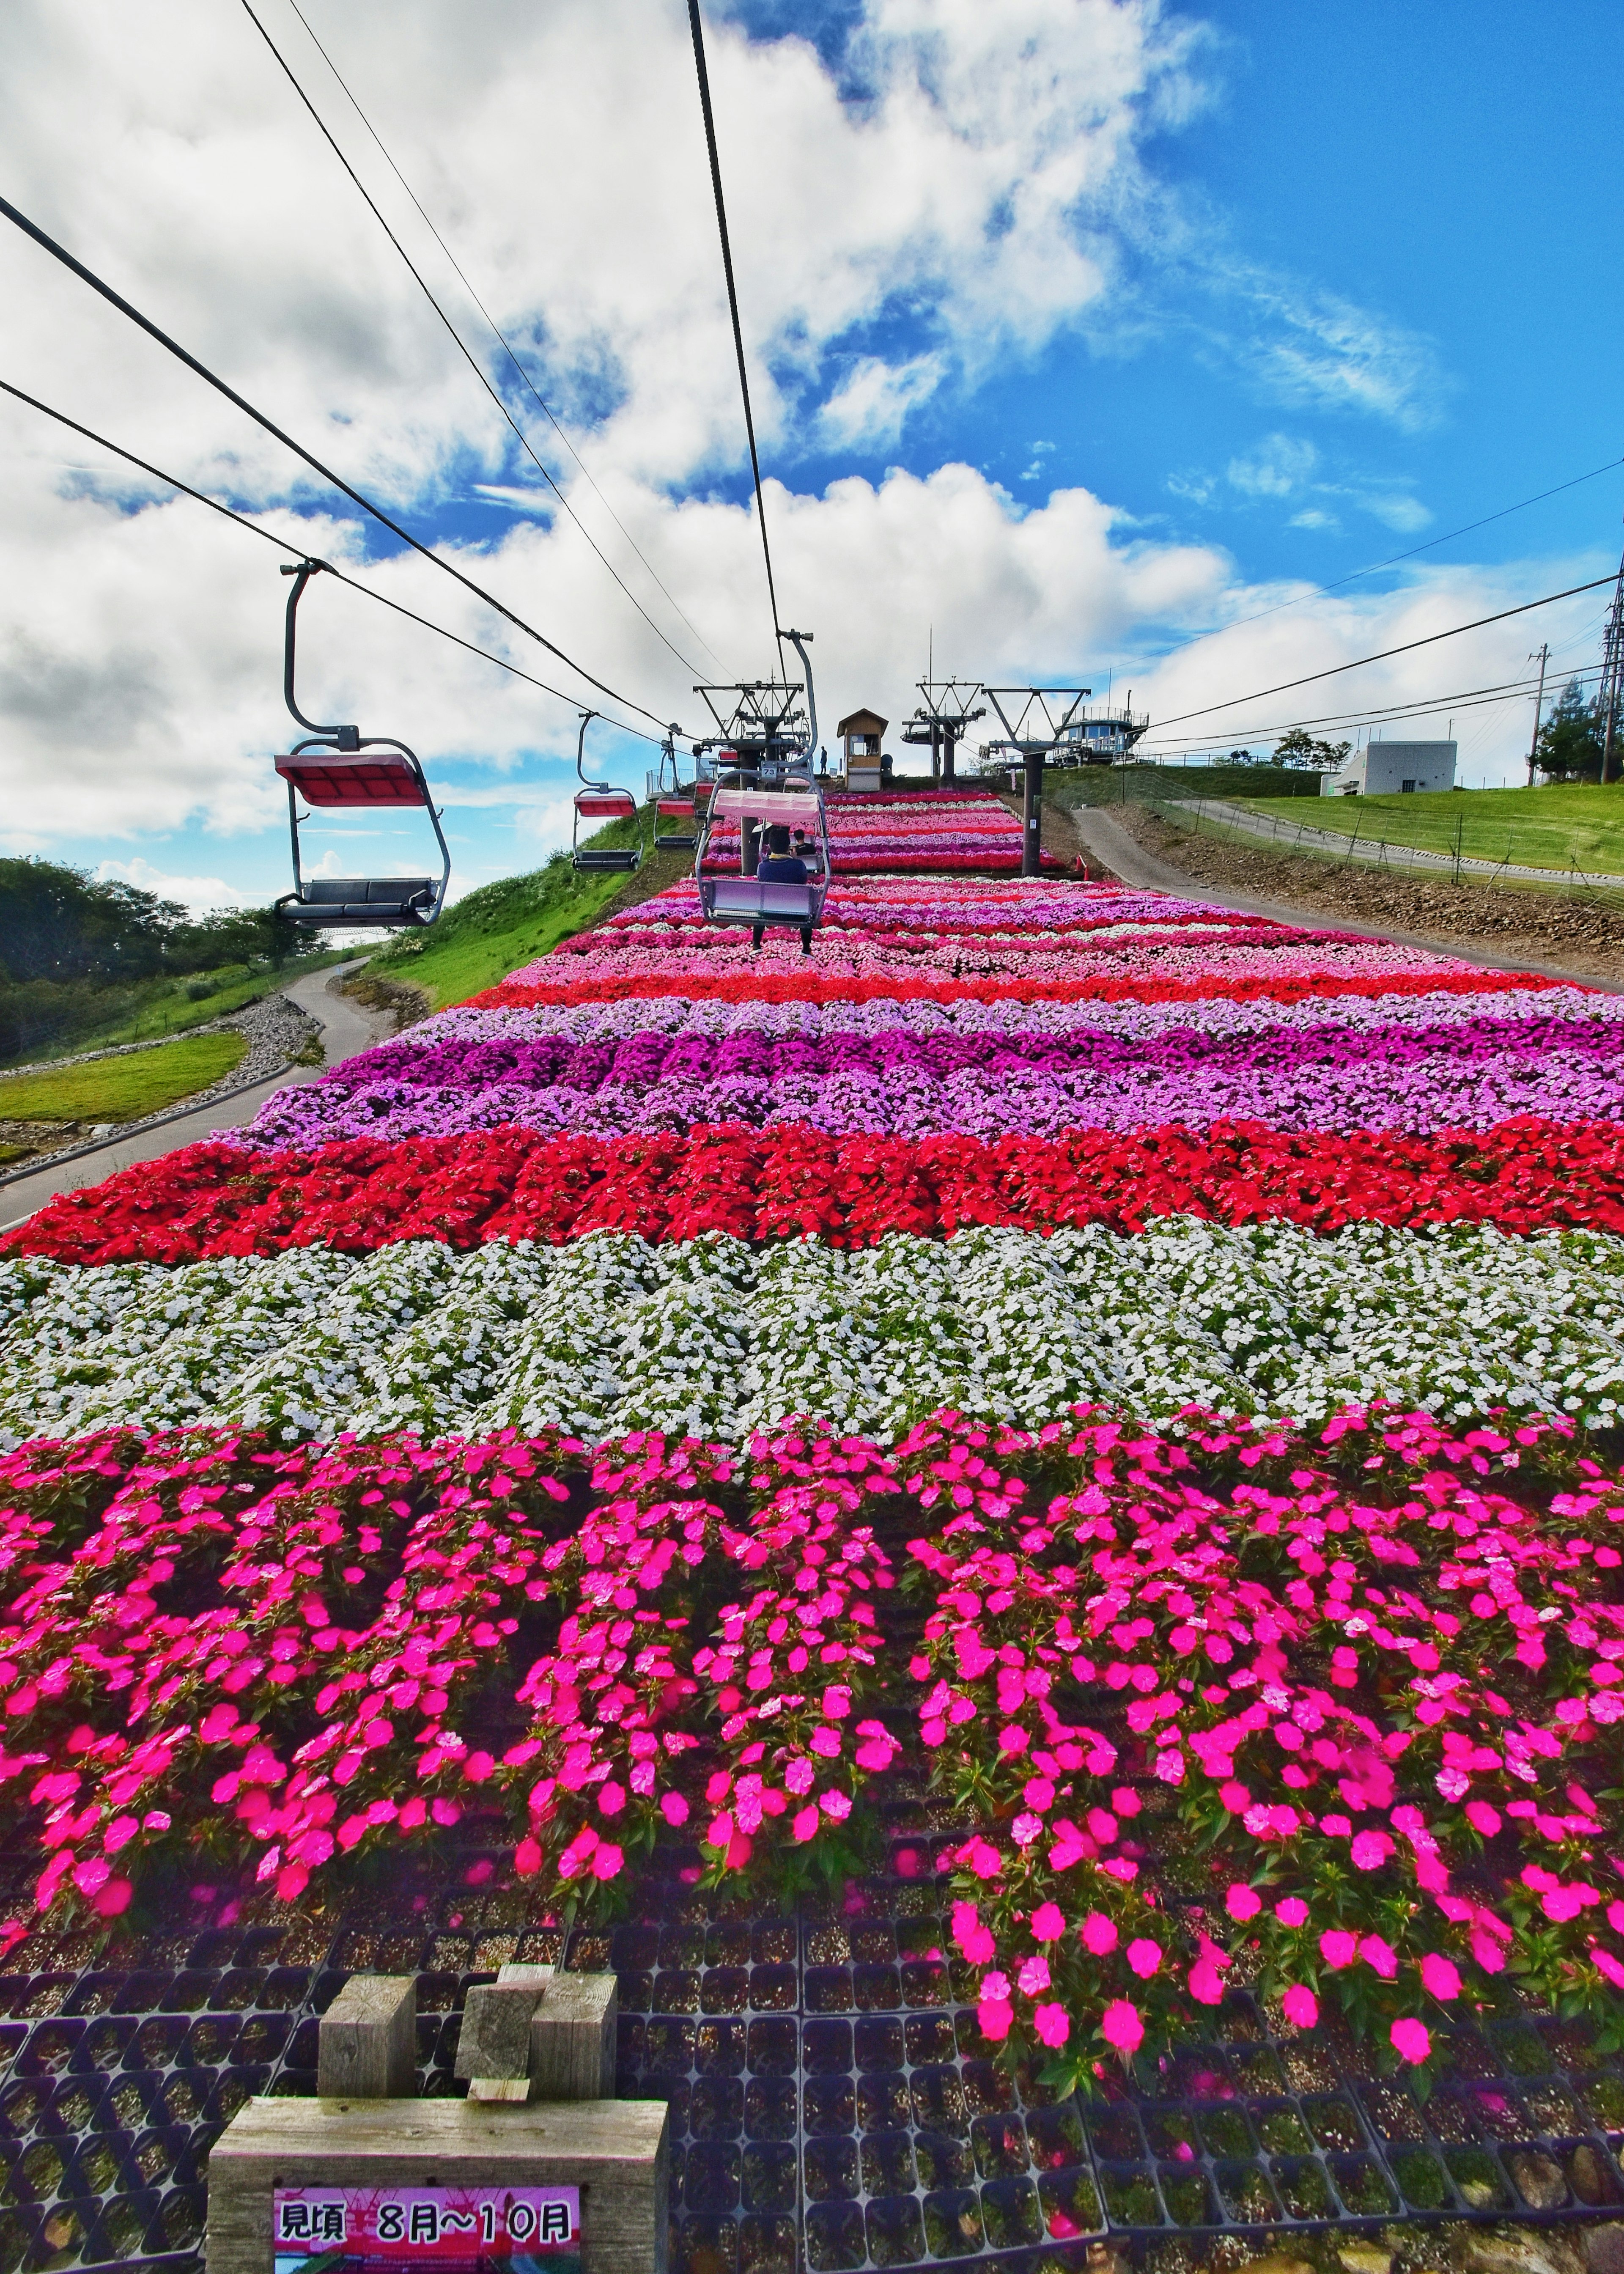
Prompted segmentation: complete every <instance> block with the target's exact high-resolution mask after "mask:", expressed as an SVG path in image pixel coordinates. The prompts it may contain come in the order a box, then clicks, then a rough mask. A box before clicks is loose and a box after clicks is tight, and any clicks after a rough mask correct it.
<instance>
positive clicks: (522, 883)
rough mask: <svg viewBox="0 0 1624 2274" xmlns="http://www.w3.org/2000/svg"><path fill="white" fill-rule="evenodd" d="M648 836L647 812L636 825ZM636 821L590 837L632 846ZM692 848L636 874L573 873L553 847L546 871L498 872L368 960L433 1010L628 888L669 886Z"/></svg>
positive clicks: (492, 978)
mask: <svg viewBox="0 0 1624 2274" xmlns="http://www.w3.org/2000/svg"><path fill="white" fill-rule="evenodd" d="M641 825H642V828H643V840H644V842H645V844H646V842H647V841H648V821H647V816H646V814H645V815H644V816H643V818H642V823H641ZM636 834H637V825H635V824H633V823H631V822H627V821H618V822H613V823H611V824H610V825H609V826H608V827H606V828H605V829H601V830H599V831H598V833H597V835H596V836H594V837H592V838H591V839H590V840H587V841H588V842H590V843H591V844H593V845H629V844H631V843H633V842H635V838H636ZM692 860H693V856H692V855H690V854H681V855H677V854H665V855H658V856H650V858H648V859H646V860H645V861H644V862H643V867H642V868H641V869H640V870H637V871H636V872H635V875H633V876H630V877H628V876H625V875H616V874H614V873H613V872H610V873H609V874H606V875H605V874H601V873H600V874H597V875H593V874H590V873H584V874H578V873H577V872H576V870H575V869H574V868H572V867H571V865H570V860H569V855H568V853H555V854H554V855H553V858H552V859H551V860H550V861H549V862H547V864H546V866H545V869H532V870H530V871H529V872H528V873H527V874H526V875H524V876H521V877H500V878H499V879H498V880H497V882H496V883H495V884H493V885H480V887H479V889H478V890H477V892H470V893H469V894H468V896H467V898H466V899H465V900H459V901H458V902H457V903H456V905H455V907H452V908H449V909H447V912H446V914H445V915H443V916H441V918H440V922H438V923H437V924H435V925H434V927H433V929H432V930H430V931H427V932H407V933H405V934H402V935H401V936H399V937H396V938H395V939H393V940H391V941H390V943H389V945H387V947H384V948H381V949H380V950H379V951H378V953H376V954H374V956H373V957H372V965H371V968H372V970H373V971H375V972H376V973H377V974H378V975H379V976H380V978H385V979H398V980H407V981H410V983H411V985H412V986H414V987H418V988H421V989H422V990H423V992H424V994H425V995H426V996H427V998H428V999H429V1004H430V1006H431V1007H432V1009H434V1010H440V1009H442V1008H443V1007H444V1006H445V1005H447V1003H460V1002H462V1001H463V1000H464V999H465V998H467V997H468V996H470V995H475V994H477V993H478V992H479V990H481V989H482V988H485V987H492V986H494V985H495V983H496V982H497V981H498V980H499V979H505V978H506V977H507V976H508V973H509V972H510V971H513V970H515V969H516V968H518V966H519V965H520V964H522V963H528V962H530V961H531V960H533V959H534V958H535V957H537V956H538V955H545V954H546V953H548V951H549V950H550V949H552V948H554V947H556V946H557V945H558V944H559V942H560V940H561V939H568V937H570V935H571V933H573V932H577V931H580V930H583V929H584V927H585V926H586V925H588V924H590V923H592V922H596V920H597V919H598V917H599V916H600V915H603V913H604V912H605V909H606V908H607V907H608V906H609V904H610V903H611V901H613V900H615V899H616V898H617V896H619V895H620V894H621V893H623V892H626V891H627V890H628V888H630V890H631V891H632V892H635V894H636V895H637V896H638V897H641V893H642V888H643V887H644V886H646V885H649V884H650V883H654V884H659V885H667V884H671V883H673V882H674V880H675V879H676V878H677V877H680V876H681V875H683V874H684V873H685V872H686V871H687V870H688V869H689V868H690V867H691V866H692Z"/></svg>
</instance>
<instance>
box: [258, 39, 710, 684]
mask: <svg viewBox="0 0 1624 2274" xmlns="http://www.w3.org/2000/svg"><path fill="white" fill-rule="evenodd" d="M243 11H244V14H245V15H246V16H247V18H248V20H249V22H250V23H251V24H252V26H253V27H254V29H255V31H257V32H258V33H259V37H260V38H261V39H262V40H263V41H265V44H266V46H267V48H268V49H270V51H271V53H272V55H273V56H275V58H276V61H277V62H278V63H279V64H281V65H282V72H283V73H284V75H285V77H286V79H287V81H288V84H289V87H291V88H292V89H293V92H294V93H295V94H297V96H298V98H299V101H300V102H302V103H303V104H304V106H305V109H306V110H307V111H309V113H310V115H311V117H312V119H313V120H314V121H315V123H316V125H317V127H318V128H319V129H320V132H321V135H322V137H323V139H325V141H326V142H327V147H328V148H329V149H330V150H331V151H332V153H333V155H334V156H335V158H336V159H337V160H338V162H339V164H340V165H341V166H342V168H343V169H344V171H345V173H346V174H348V175H349V177H350V180H351V181H352V182H353V183H354V184H355V186H356V188H357V190H358V191H359V192H360V193H361V195H362V196H363V197H364V198H365V200H366V203H367V205H368V207H369V208H370V209H371V212H372V217H373V219H374V220H375V221H376V222H377V223H378V226H379V227H380V229H381V230H382V231H383V233H384V235H385V236H386V237H387V238H388V240H389V242H390V244H391V245H393V246H394V247H395V251H396V252H398V253H399V254H400V256H401V259H402V260H403V261H404V262H405V264H406V266H407V267H408V268H409V269H410V271H411V275H412V277H413V280H414V281H415V282H416V283H417V288H418V290H420V291H421V292H422V294H423V297H424V298H425V300H426V301H427V302H428V304H429V305H430V307H431V308H432V310H433V311H434V313H435V314H436V315H437V316H438V317H439V318H440V322H441V323H442V324H443V325H444V326H445V328H446V329H447V331H448V332H449V333H450V335H451V336H452V338H453V339H454V340H455V343H456V345H457V349H458V351H459V352H460V353H461V355H462V358H463V360H464V362H465V363H466V364H467V365H468V367H469V369H470V371H471V372H472V373H473V374H474V377H475V378H476V379H477V380H478V381H479V384H480V386H481V387H483V388H484V389H485V393H486V394H487V395H489V396H490V398H491V400H492V403H494V404H495V405H496V407H497V409H498V410H500V412H501V414H502V417H503V418H505V419H506V420H507V421H508V425H509V426H510V427H511V428H512V429H513V432H514V433H515V436H516V437H517V439H518V443H519V447H520V448H521V449H522V450H523V452H524V454H525V456H526V457H528V458H529V460H530V463H531V465H533V466H534V467H535V469H536V471H537V472H538V474H539V475H540V476H541V478H542V479H543V481H544V482H545V483H546V485H547V487H548V488H549V489H550V490H551V491H552V492H553V496H554V497H555V498H557V500H558V501H559V503H560V505H561V506H562V507H563V508H564V510H565V512H566V513H567V514H568V516H569V517H570V519H571V521H573V522H574V523H575V527H576V528H577V529H578V530H579V531H581V534H582V536H583V537H584V538H585V539H586V541H587V543H588V544H589V545H590V546H591V548H592V550H593V552H594V553H597V555H598V559H599V560H600V561H602V562H603V565H604V567H605V569H607V570H608V571H609V574H610V575H611V576H613V578H614V581H615V583H616V584H618V585H619V586H620V590H621V591H623V592H624V593H625V595H626V597H627V599H628V600H629V601H630V602H631V604H632V606H633V607H634V608H635V609H636V611H637V613H638V614H639V615H640V616H641V617H642V618H643V621H644V623H645V624H647V626H648V627H649V629H650V631H651V632H652V633H653V634H654V636H655V637H656V638H657V639H658V640H660V641H662V642H663V643H664V644H665V646H666V647H667V648H669V649H670V651H671V652H672V654H673V655H674V656H675V657H676V659H677V661H678V662H679V663H680V665H681V666H682V667H683V669H684V670H685V671H698V669H699V666H698V665H697V664H696V663H693V662H690V661H689V659H688V657H687V656H685V655H684V654H683V652H682V651H681V649H680V647H676V646H673V644H672V642H671V641H670V640H668V639H666V637H665V633H664V632H663V631H661V629H660V628H659V626H658V624H657V623H656V622H655V621H654V619H653V617H652V616H651V615H650V614H649V612H648V610H647V609H646V608H645V607H644V606H643V602H642V601H641V600H640V599H638V598H637V595H636V594H635V592H634V591H632V588H631V586H630V585H629V584H628V583H627V581H626V579H625V577H624V576H621V574H620V570H619V569H617V568H616V567H615V565H614V563H613V561H611V560H610V559H609V558H608V556H607V555H606V554H605V553H604V551H603V549H602V547H601V546H599V545H598V541H597V539H596V538H594V537H593V536H592V533H591V531H590V530H589V529H588V528H587V526H586V524H585V523H584V522H583V520H582V519H581V517H580V516H579V515H578V514H577V513H576V511H575V508H574V506H572V505H571V504H570V502H569V500H568V498H567V497H566V496H565V494H564V493H563V491H562V490H561V489H560V487H559V486H558V484H557V483H556V482H555V481H554V480H553V476H552V474H551V473H550V472H549V471H548V470H547V468H546V467H545V465H544V464H543V463H542V462H541V460H540V459H539V458H538V456H537V455H536V453H535V451H534V450H533V449H532V448H531V447H530V437H529V435H528V434H526V433H525V432H524V429H523V427H522V426H521V425H520V424H519V422H518V420H517V419H516V418H515V417H514V415H513V413H512V411H511V410H508V405H507V404H506V403H504V402H503V401H502V398H501V396H500V394H499V393H498V392H497V390H496V388H493V387H492V384H491V381H490V380H489V378H488V377H487V375H486V373H485V369H484V366H483V365H481V364H480V362H479V359H478V358H477V356H475V355H474V354H473V353H472V352H471V351H470V348H469V346H468V343H467V342H466V341H465V340H464V339H463V337H462V334H461V332H459V331H458V329H457V328H456V326H455V324H454V323H453V322H452V320H451V319H450V317H449V316H448V315H447V313H446V312H445V310H444V309H443V308H442V307H441V306H440V302H439V301H438V300H437V299H436V298H435V297H434V294H433V292H432V290H430V287H429V283H428V280H427V279H426V278H425V275H423V272H422V271H421V269H419V268H418V267H417V263H416V262H415V261H414V260H413V259H412V257H411V255H410V253H409V252H407V250H406V248H405V246H404V245H402V243H401V241H400V239H399V237H396V235H395V231H394V230H392V229H391V228H390V226H389V224H388V222H387V221H386V220H385V219H384V216H383V215H382V213H381V212H380V210H379V207H378V205H377V201H376V200H374V198H373V197H372V192H371V191H370V190H369V189H368V188H367V186H366V184H365V182H364V181H363V180H362V179H361V177H360V176H359V175H358V174H357V171H356V169H355V168H354V167H353V166H352V165H351V164H350V161H349V159H348V158H347V157H346V156H345V155H344V154H343V152H342V149H340V147H339V146H338V144H337V142H336V141H335V139H334V138H333V135H332V133H331V132H329V130H328V127H327V122H326V120H325V119H324V118H323V117H322V116H321V114H320V111H319V110H318V109H316V106H315V104H314V103H313V102H312V101H311V99H310V97H309V95H307V94H305V89H304V88H303V87H301V86H300V84H299V82H298V80H297V79H296V78H295V76H294V72H293V67H292V65H291V64H289V61H288V59H287V57H286V56H284V55H283V54H282V49H280V48H279V47H278V46H277V44H276V42H275V41H274V39H272V37H271V35H270V34H269V32H267V29H266V27H265V26H264V25H263V24H262V23H261V22H260V20H259V17H258V16H257V15H256V14H255V13H254V10H253V5H252V0H243Z"/></svg>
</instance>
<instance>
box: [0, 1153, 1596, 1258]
mask: <svg viewBox="0 0 1624 2274" xmlns="http://www.w3.org/2000/svg"><path fill="white" fill-rule="evenodd" d="M1171 1215H1187V1216H1207V1217H1213V1218H1216V1219H1218V1220H1220V1221H1222V1222H1223V1223H1227V1224H1244V1223H1247V1222H1250V1221H1252V1220H1253V1219H1256V1218H1264V1217H1282V1218H1285V1219H1288V1220H1289V1221H1290V1222H1292V1223H1294V1224H1306V1225H1309V1226H1312V1228H1313V1229H1314V1230H1316V1231H1335V1230H1336V1229H1337V1228H1338V1227H1339V1226H1341V1225H1342V1224H1350V1223H1354V1222H1377V1223H1381V1224H1444V1223H1473V1224H1498V1225H1499V1226H1500V1229H1501V1230H1502V1231H1510V1232H1529V1231H1541V1230H1545V1229H1547V1228H1549V1227H1552V1226H1557V1225H1562V1224H1590V1225H1594V1226H1597V1227H1598V1228H1599V1229H1602V1230H1605V1231H1624V1128H1621V1127H1620V1126H1619V1125H1618V1124H1616V1123H1614V1122H1554V1121H1540V1120H1537V1119H1534V1118H1531V1117H1530V1118H1527V1119H1521V1120H1515V1121H1507V1122H1504V1123H1502V1124H1501V1125H1500V1127H1499V1128H1497V1129H1492V1130H1486V1131H1475V1130H1465V1131H1448V1130H1446V1131H1442V1132H1440V1133H1437V1134H1435V1135H1430V1136H1409V1135H1404V1134H1402V1133H1394V1132H1384V1133H1376V1134H1372V1133H1359V1134H1355V1135H1352V1136H1343V1135H1340V1134H1335V1133H1320V1132H1315V1131H1310V1132H1293V1131H1281V1130H1274V1129H1270V1128H1267V1127H1266V1126H1263V1125H1261V1124H1259V1123H1253V1122H1235V1123H1223V1122H1217V1123H1214V1125H1213V1126H1212V1127H1211V1129H1209V1130H1207V1131H1206V1132H1196V1131H1192V1130H1189V1129H1184V1128H1181V1127H1179V1126H1177V1125H1169V1126H1162V1127H1157V1128H1154V1129H1147V1130H1143V1131H1139V1132H1138V1133H1134V1134H1132V1135H1127V1136H1124V1135H1121V1134H1118V1133H1116V1132H1114V1131H1111V1130H1102V1129H1083V1130H1074V1131H1072V1132H1071V1133H1069V1134H1068V1135H1067V1136H1065V1137H1064V1138H1058V1139H1051V1138H1041V1137H1019V1136H1011V1137H1004V1138H1000V1139H999V1140H997V1141H996V1142H994V1143H990V1144H989V1143H987V1142H985V1141H982V1140H980V1139H977V1138H972V1137H959V1136H950V1137H932V1138H926V1139H923V1140H920V1141H914V1140H910V1139H907V1138H900V1137H870V1136H861V1135H860V1136H846V1137H831V1136H829V1135H827V1134H825V1133H823V1132H822V1131H818V1130H811V1129H803V1128H797V1127H793V1126H789V1127H782V1128H769V1129H764V1130H757V1129H746V1128H741V1127H739V1126H720V1127H716V1128H697V1129H694V1130H691V1131H688V1132H684V1133H680V1134H676V1133H671V1134H667V1133H653V1134H650V1133H636V1134H634V1135H632V1136H627V1137H591V1136H567V1137H549V1136H543V1135H541V1134H539V1133H537V1132H535V1131H532V1130H525V1129H497V1130H489V1131H485V1130H481V1131H476V1132H473V1133H470V1134H468V1135H464V1136H455V1137H438V1138H421V1139H416V1140H413V1141H410V1142H407V1143H404V1144H387V1143H385V1142H383V1141H378V1140H371V1139H356V1140H350V1141H345V1142H343V1143H341V1144H335V1145H327V1146H323V1147H321V1148H319V1149H318V1150H316V1151H313V1152H308V1153H305V1152H295V1151H286V1152H274V1153H250V1152H244V1150H243V1149H242V1148H239V1147H237V1146H229V1145H222V1144H218V1143H205V1144H201V1145H192V1146H188V1147H186V1148H184V1150H182V1151H180V1152H177V1153H172V1154H169V1155H168V1156H165V1157H164V1158H163V1159H162V1160H158V1161H153V1162H141V1163H137V1164H136V1165H135V1166H134V1167H132V1168H129V1169H124V1170H122V1171H119V1173H118V1174H117V1176H113V1177H109V1178H108V1180H107V1181H106V1183H105V1184H102V1185H99V1186H95V1187H94V1189H93V1190H91V1191H88V1192H82V1193H66V1194H64V1195H63V1196H62V1197H61V1198H59V1199H57V1200H55V1201H52V1202H51V1203H50V1204H49V1207H47V1208H45V1209H41V1211H40V1213H39V1214H38V1215H37V1216H31V1217H30V1218H29V1219H28V1221H27V1222H26V1224H20V1225H19V1226H18V1228H17V1229H16V1230H15V1231H12V1232H11V1233H9V1234H8V1235H7V1236H6V1238H5V1239H4V1241H0V1253H9V1254H18V1255H49V1256H54V1257H56V1259H57V1260H58V1261H62V1262H65V1263H117V1262H124V1261H139V1260H145V1261H152V1262H161V1263H189V1262H194V1261H197V1260H198V1259H199V1258H200V1257H202V1256H207V1255H263V1254H274V1253H276V1252H277V1251H278V1250H280V1249H282V1248H288V1247H310V1246H316V1245H318V1244H320V1245H323V1246H328V1247H331V1248H335V1249H337V1250H341V1251H343V1252H345V1253H350V1254H365V1253H368V1252H370V1251H371V1250H372V1249H374V1248H378V1247H385V1246H389V1245H391V1244H392V1243H393V1242H395V1241H396V1240H402V1239H437V1240H443V1241H445V1242H447V1244H448V1245H449V1246H453V1247H472V1246H477V1244H478V1243H479V1242H480V1241H482V1240H488V1239H538V1240H545V1241H550V1242H558V1241H560V1240H565V1239H576V1238H579V1237H580V1236H581V1235H583V1233H586V1232H589V1231H632V1232H637V1233H639V1234H641V1235H642V1237H643V1238H644V1239H652V1240H675V1239H695V1238H697V1237H698V1236H699V1235H700V1234H702V1233H703V1232H707V1231H725V1232H729V1233H732V1234H733V1235H734V1236H735V1237H737V1238H740V1239H750V1240H761V1241H765V1240H773V1239H798V1238H801V1237H804V1236H812V1237H816V1238H817V1239H822V1240H825V1241H827V1242H829V1243H830V1244H831V1245H832V1246H842V1247H851V1246H868V1245H870V1244H871V1243H873V1242H874V1241H876V1240H877V1239H882V1238H883V1236H884V1235H885V1234H886V1233H887V1232H892V1231H906V1232H914V1233H916V1234H918V1235H920V1236H921V1237H922V1238H931V1237H945V1236H946V1235H948V1234H949V1233H951V1232H952V1231H957V1230H958V1229H959V1227H960V1226H962V1225H966V1224H1012V1225H1015V1226H1017V1227H1018V1228H1019V1229H1021V1230H1024V1231H1054V1230H1055V1229H1056V1228H1057V1227H1058V1226H1060V1225H1062V1224H1109V1225H1111V1226H1112V1227H1113V1228H1114V1229H1116V1230H1118V1231H1138V1230H1139V1229H1140V1228H1142V1226H1143V1225H1144V1224H1145V1223H1146V1222H1147V1220H1149V1219H1150V1218H1152V1217H1155V1216H1171Z"/></svg>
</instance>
